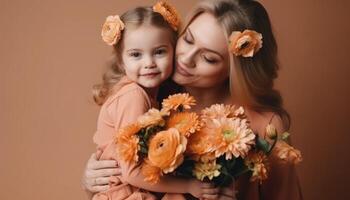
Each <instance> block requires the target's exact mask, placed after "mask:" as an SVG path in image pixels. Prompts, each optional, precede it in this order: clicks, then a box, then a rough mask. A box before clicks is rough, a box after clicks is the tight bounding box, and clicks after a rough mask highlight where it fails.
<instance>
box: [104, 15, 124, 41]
mask: <svg viewBox="0 0 350 200" xmlns="http://www.w3.org/2000/svg"><path fill="white" fill-rule="evenodd" d="M124 28H125V25H124V23H123V22H122V20H120V17H119V16H118V15H115V16H108V17H107V19H106V21H105V23H104V24H103V27H102V32H101V36H102V40H103V41H105V42H106V43H107V44H108V45H111V46H112V45H115V44H117V43H118V41H119V40H120V38H121V34H122V31H123V30H124Z"/></svg>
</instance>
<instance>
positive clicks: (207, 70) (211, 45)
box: [173, 13, 229, 88]
mask: <svg viewBox="0 0 350 200" xmlns="http://www.w3.org/2000/svg"><path fill="white" fill-rule="evenodd" d="M227 43H228V41H227V39H226V37H225V34H224V31H223V28H222V27H221V26H220V25H219V23H218V22H217V20H216V19H215V18H214V16H213V15H211V14H209V13H203V14H200V15H199V16H197V17H196V18H195V19H194V20H193V21H192V22H191V24H190V25H189V26H188V27H187V29H186V30H185V31H184V34H183V35H182V36H181V37H180V38H179V40H178V42H177V46H176V64H175V72H174V76H173V79H174V81H175V82H176V83H178V84H180V85H183V86H189V87H198V88H210V87H215V86H220V85H222V83H223V82H224V81H225V80H227V78H228V76H229V75H228V74H229V73H228V72H229V54H228V44H227Z"/></svg>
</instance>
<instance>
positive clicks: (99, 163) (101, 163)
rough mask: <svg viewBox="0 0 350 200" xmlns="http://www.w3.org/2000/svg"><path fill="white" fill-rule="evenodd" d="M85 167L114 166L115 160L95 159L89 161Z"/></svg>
mask: <svg viewBox="0 0 350 200" xmlns="http://www.w3.org/2000/svg"><path fill="white" fill-rule="evenodd" d="M87 167H88V168H90V169H104V168H116V167H117V162H116V161H115V160H100V161H97V160H96V161H91V162H89V163H88V166H87Z"/></svg>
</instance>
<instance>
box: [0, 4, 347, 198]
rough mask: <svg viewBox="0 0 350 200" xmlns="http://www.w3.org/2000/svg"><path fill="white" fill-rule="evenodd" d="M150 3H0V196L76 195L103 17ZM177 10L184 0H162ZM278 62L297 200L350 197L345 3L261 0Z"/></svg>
mask: <svg viewBox="0 0 350 200" xmlns="http://www.w3.org/2000/svg"><path fill="white" fill-rule="evenodd" d="M152 2H153V1H149V0H148V1H141V0H128V1H117V0H114V1H111V0H108V1H106V0H105V1H97V0H95V1H86V0H75V1H50V0H46V1H39V0H32V1H24V0H22V1H20V0H12V1H5V0H2V1H1V3H0V5H1V6H0V25H1V27H0V28H1V31H0V75H1V77H0V91H1V92H0V102H1V104H0V105H1V107H0V108H1V109H0V152H1V158H0V175H1V181H0V199H12V200H17V199H18V200H19V199H33V200H37V199H53V200H56V199H57V200H58V199H64V198H66V197H67V196H69V198H66V199H84V198H85V194H84V193H83V192H82V190H81V188H80V178H81V174H82V171H83V168H84V165H85V162H86V160H87V158H88V157H89V155H90V153H92V152H93V151H94V145H93V143H92V140H91V137H92V135H93V133H94V130H95V126H96V118H97V114H98V107H97V106H95V105H94V104H93V102H92V100H91V94H90V88H91V86H92V85H93V84H94V83H96V82H98V81H99V80H100V78H101V73H102V71H103V66H104V64H105V63H106V61H107V60H108V58H109V56H110V55H111V48H110V47H108V46H106V45H105V44H104V43H103V42H102V41H101V39H100V28H101V25H102V23H103V22H104V19H105V17H106V16H107V15H109V14H115V13H121V12H123V11H125V10H126V9H127V8H130V7H133V6H136V5H145V4H151V3H152ZM172 2H173V3H175V4H176V5H177V7H178V8H179V10H180V11H181V14H183V15H185V13H186V12H187V11H188V10H189V8H190V7H191V6H192V5H193V4H194V3H195V1H194V0H191V1H190V0H179V1H175V0H173V1H172ZM262 3H263V4H264V5H265V6H266V8H267V10H268V11H269V13H270V16H271V18H272V23H273V26H274V30H275V33H276V36H277V39H278V42H279V47H280V61H281V64H282V66H283V69H282V70H281V71H280V77H279V79H278V81H277V88H279V89H280V90H281V91H282V94H283V96H284V98H285V104H286V107H287V109H288V110H289V111H290V113H291V115H292V118H293V125H292V132H293V137H294V139H293V141H294V144H295V146H297V147H299V148H300V149H301V150H302V152H303V155H304V159H305V160H304V162H303V163H302V164H301V165H300V166H299V167H298V171H299V174H300V179H301V183H302V187H303V191H304V194H305V197H306V198H305V199H318V200H321V199H336V198H337V199H350V194H349V193H350V190H348V186H349V180H348V179H349V178H350V176H349V170H348V164H350V162H349V161H350V159H349V158H350V156H349V149H348V147H349V144H348V142H349V140H350V131H349V130H350V128H349V127H347V126H348V125H349V123H348V120H349V119H350V117H349V113H350V110H349V106H348V105H347V103H349V102H350V95H349V92H350V91H349V85H350V84H349V74H350V62H349V58H348V57H347V56H349V55H348V52H349V50H348V49H349V46H350V43H349V39H348V37H349V36H350V27H349V22H348V19H349V18H350V12H349V9H350V1H348V0H337V1H321V0H308V1H305V0H294V1H280V0H263V1H262Z"/></svg>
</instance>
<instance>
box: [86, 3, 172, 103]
mask: <svg viewBox="0 0 350 200" xmlns="http://www.w3.org/2000/svg"><path fill="white" fill-rule="evenodd" d="M120 19H121V20H122V21H123V23H124V24H125V29H124V30H123V32H122V34H121V38H120V40H119V42H118V43H117V44H115V45H113V55H114V58H113V61H112V62H111V63H110V64H109V66H108V69H107V71H106V72H105V73H104V74H103V77H102V83H100V84H96V85H94V86H93V91H92V92H93V98H94V101H95V103H96V104H97V105H102V104H103V103H104V102H105V100H106V99H107V97H108V96H109V95H110V94H111V92H112V88H113V86H114V85H115V84H116V83H118V82H119V80H120V79H121V78H122V77H123V76H124V75H125V72H124V70H123V67H122V56H121V53H122V48H123V41H124V35H125V33H126V32H127V31H128V30H131V31H132V30H133V29H136V28H138V27H140V26H142V25H150V26H154V27H157V28H161V29H166V30H168V31H169V37H170V39H171V44H172V45H173V47H174V48H175V46H176V41H177V36H178V33H177V32H176V31H175V30H173V29H172V27H171V26H170V24H169V23H168V22H167V21H166V20H165V19H164V18H163V16H162V15H161V14H159V13H157V12H154V11H153V9H152V7H137V8H135V9H132V10H129V11H127V12H126V13H124V14H123V15H121V16H120Z"/></svg>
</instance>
